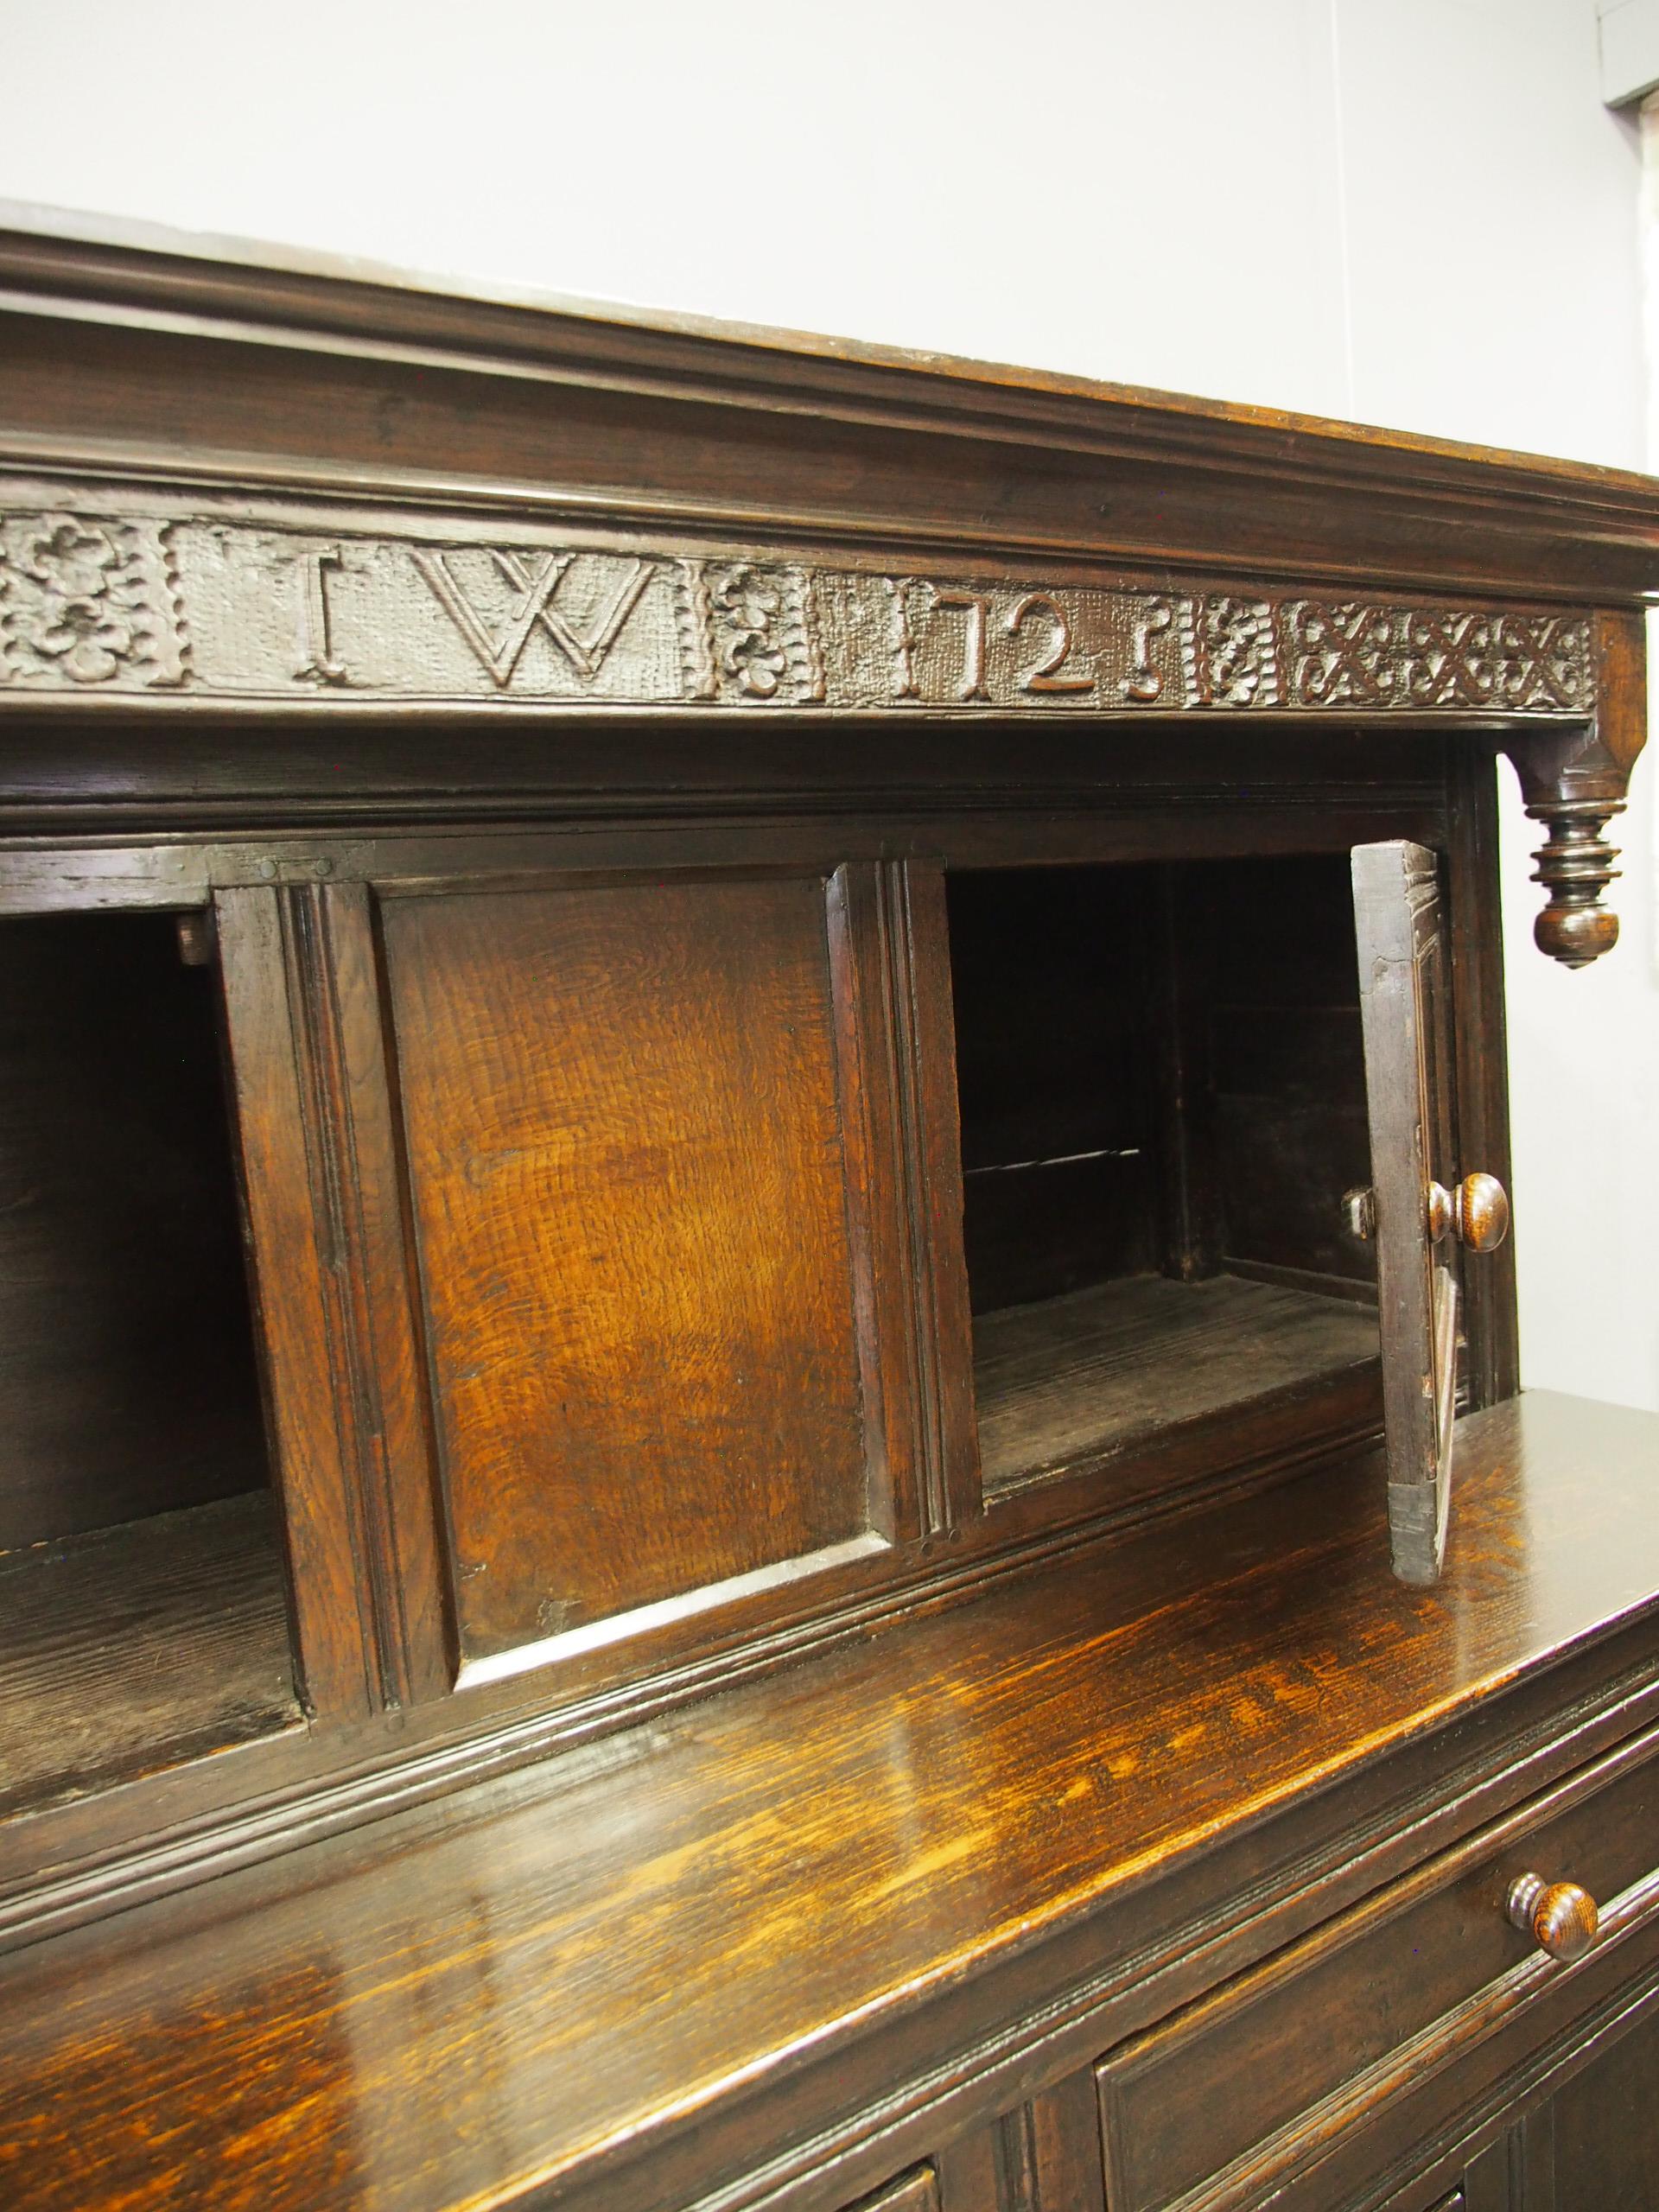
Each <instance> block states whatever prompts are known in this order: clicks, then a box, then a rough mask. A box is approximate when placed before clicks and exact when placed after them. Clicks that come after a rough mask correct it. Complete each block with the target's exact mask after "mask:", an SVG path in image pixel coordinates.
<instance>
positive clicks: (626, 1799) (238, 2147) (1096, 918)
mask: <svg viewBox="0 0 1659 2212" xmlns="http://www.w3.org/2000/svg"><path fill="white" fill-rule="evenodd" d="M0 264H3V270H4V283H3V288H0V289H3V294H4V298H3V303H0V313H3V315H4V316H5V334H6V344H5V346H4V347H3V348H0V480H3V486H0V488H3V499H0V718H3V735H4V745H3V750H0V798H3V807H4V817H3V823H0V1427H3V1432H4V1433H5V1435H6V1437H7V1440H8V1446H9V1448H8V1450H7V1452H6V1453H5V1455H4V1458H3V1460H0V1683H3V1687H4V1692H5V1694H4V1697H3V1700H0V1942H3V1944H4V1946H5V1954H6V1955H5V1958H4V1961H3V1964H0V1974H3V1976H4V1995H5V2003H4V2006H3V2023H4V2024H3V2026H0V2089H3V2095H0V2106H3V2109H4V2111H5V2113H6V2114H7V2116H8V2117H7V2124H6V2127H5V2129H4V2131H3V2133H0V2176H3V2189H4V2194H5V2196H6V2201H7V2202H9V2203H16V2204H17V2205H19V2206H20V2207H24V2206H37V2205H38V2206H48V2205H68V2204H73V2205H76V2206H91V2205H99V2204H108V2205H111V2206H112V2205H115V2204H120V2205H122V2206H124V2207H129V2206H130V2207H142V2206H146V2205H149V2206H156V2207H161V2206H168V2207H171V2206H175V2205H178V2204H181V2203H192V2202H202V2203H226V2204H234V2203H240V2202H249V2203H253V2202H257V2203H259V2204H260V2205H261V2206H262V2207H265V2208H281V2207H283V2206H285V2205H289V2204H291V2205H294V2206H296V2207H300V2206H303V2207H305V2208H307V2212H317V2208H321V2207H323V2206H332V2205H340V2206H353V2205H354V2206H373V2207H390V2206H400V2207H401V2206H407V2207H417V2206H418V2207H434V2208H437V2207H448V2206H458V2205H461V2204H463V2203H465V2204H471V2203H477V2202H492V2203H505V2202H523V2203H525V2204H539V2203H549V2204H552V2203H559V2204H567V2203H568V2204H572V2205H579V2206H581V2207H583V2208H588V2207H592V2208H595V2212H597V2208H601V2207H608V2208H616V2212H621V2209H622V2208H626V2207H636V2208H644V2207H652V2208H655V2207H658V2206H670V2205H672V2206H677V2207H679V2206H683V2207H686V2208H690V2207H693V2206H697V2207H706V2208H709V2212H712V2208H714V2207H715V2206H719V2207H722V2208H733V2212H734V2209H735V2208H736V2207H739V2206H753V2207H755V2208H760V2207H761V2206H766V2207H769V2208H770V2207H777V2208H780V2209H781V2208H783V2207H785V2206H789V2207H797V2206H798V2207H801V2208H807V2207H822V2208H825V2212H834V2208H836V2207H846V2206H851V2205H854V2204H859V2205H861V2206H875V2205H880V2206H881V2207H883V2208H886V2212H922V2208H925V2207H932V2208H936V2212H991V2209H992V2208H995V2212H1059V2208H1072V2207H1076V2208H1079V2212H1103V2208H1105V2207H1108V2206H1109V2208H1110V2212H1161V2208H1168V2207H1179V2208H1181V2212H1199V2208H1205V2212H1221V2208H1223V2207H1237V2208H1241V2212H1242V2208H1244V2207H1254V2206H1256V2205H1266V2204H1267V2203H1268V2202H1272V2203H1274V2204H1275V2205H1280V2204H1284V2205H1295V2206H1306V2207H1309V2208H1331V2209H1332V2212H1335V2208H1337V2207H1339V2206H1340V2207H1354V2208H1359V2207H1362V2206H1363V2207H1382V2206H1383V2205H1385V2204H1386V2205H1389V2206H1391V2207H1395V2208H1397V2212H1429V2209H1430V2208H1431V2207H1438V2206H1444V2205H1447V2204H1460V2205H1462V2206H1464V2207H1465V2212H1483V2208H1484V2212H1497V2208H1500V2207H1502V2208H1507V2209H1508V2212H1535V2208H1536V2207H1537V2206H1539V2205H1541V2204H1544V2203H1546V2202H1553V2203H1556V2204H1559V2205H1562V2206H1568V2205H1576V2204H1577V2203H1579V2202H1583V2203H1584V2204H1585V2205H1586V2208H1587V2207H1588V2206H1589V2205H1590V2204H1591V2203H1592V2202H1594V2203H1596V2204H1597V2205H1598V2207H1600V2206H1601V2205H1602V2204H1603V2203H1604V2202H1608V2203H1615V2204H1618V2203H1624V2202H1629V2203H1630V2204H1632V2205H1636V2204H1639V2203H1644V2202H1646V2200H1647V2197H1648V2196H1650V2195H1651V2194H1652V2193H1653V2182H1654V2158H1655V2157H1656V2155H1659V2153H1656V2152H1655V2149H1654V2140H1655V2139H1654V2135H1653V2132H1652V2128H1651V2123H1650V2120H1649V2117H1648V2113H1647V2107H1648V2106H1649V2105H1650V2104H1651V2098H1650V2097H1649V2096H1648V2095H1647V2094H1646V2088H1645V2086H1644V2085H1645V2084H1646V2083H1647V2081H1648V2076H1649V2075H1650V2073H1651V2071H1652V2069H1651V2065H1650V2063H1649V2062H1650V2057H1651V2046H1652V2027H1651V2022H1652V2018H1653V2017H1654V2014H1653V2011H1652V2007H1653V2004H1654V2002H1655V1992H1656V1990H1659V1948H1656V1946H1659V1933H1656V1931H1659V1916H1656V1915H1659V1906H1656V1895H1659V1891H1656V1885H1659V1843H1656V1838H1659V1800H1656V1796H1655V1784H1654V1782H1653V1778H1652V1777H1653V1776H1654V1774H1655V1772H1656V1771H1659V1769H1656V1766H1655V1764H1654V1752H1655V1749H1656V1746H1659V1735H1656V1729H1659V1710H1656V1707H1659V1675H1656V1665H1655V1660H1656V1651H1659V1535H1656V1529H1659V1522H1656V1520H1655V1516H1654V1515H1653V1512H1652V1496H1653V1489H1652V1485H1653V1483H1654V1480H1655V1478H1656V1474H1659V1451H1656V1446H1659V1424H1656V1423H1655V1422H1654V1421H1652V1420H1650V1419H1649V1418H1648V1417H1645V1416H1642V1415H1639V1414H1632V1413H1628V1412H1622V1411H1619V1410H1618V1409H1615V1408H1603V1407H1597V1406H1592V1405H1589V1404H1586V1403H1582V1402H1576V1401H1573V1400H1570V1399H1561V1398H1557V1397H1552V1396H1549V1395H1544V1394H1536V1393H1524V1394H1523V1393H1521V1392H1520V1390H1519V1378H1518V1373H1517V1361H1516V1325H1515V1303H1514V1277H1513V1243H1512V1241H1511V1238H1510V1234H1509V1230H1510V1218H1509V1216H1510V1207H1509V1196H1508V1192H1507V1185H1508V1180H1509V1162H1508V1135H1507V1129H1508V1107H1507V1096H1506V1089H1505V1071H1504V1053H1503V996H1502V985H1501V973H1500V965H1499V957H1498V937H1497V895H1498V880H1497V842H1496V835H1495V821H1496V804H1497V774H1498V760H1499V755H1500V754H1507V755H1508V757H1509V759H1510V761H1511V762H1512V763H1513V764H1514V767H1515V769H1516V772H1518V773H1519V776H1520V779H1521V784H1522V792H1523V797H1524V799H1525V802H1526V804H1527V805H1528V807H1529V811H1530V812H1531V813H1532V814H1533V816H1534V817H1535V818H1536V820H1537V822H1538V823H1539V825H1540V835H1541V845H1540V849H1539V854H1538V858H1537V868H1538V878H1537V880H1538V881H1539V883H1540V885H1541V898H1540V903H1539V906H1538V910H1537V927H1536V935H1537V939H1538V944H1539V948H1540V955H1541V957H1551V958H1555V959H1558V960H1561V961H1563V962H1565V963H1567V965H1568V966H1570V967H1571V966H1581V965H1584V964H1586V963H1588V962H1590V961H1592V960H1593V959H1597V958H1599V957H1605V956H1607V955H1609V954H1610V952H1611V950H1612V947H1613V941H1614V939H1615V938H1616V936H1617V920H1616V918H1615V915H1614V914H1613V912H1611V910H1610V909H1609V907H1608V906H1606V904H1605V899H1604V893H1605V890H1606V887H1607V886H1608V885H1609V884H1610V883H1611V880H1613V877H1614V875H1615V874H1616V872H1617V871H1616V857H1617V856H1616V855H1615V853H1614V850H1613V848H1612V846H1611V844H1610V843H1609V842H1608V841H1607V832H1608V829H1609V825H1610V823H1612V822H1613V821H1614V819H1615V818H1616V817H1617V815H1618V811H1619V810H1620V808H1621V807H1622V805H1623V803H1624V793H1625V790H1626V785H1627V780H1628V777H1629V773H1630V768H1631V766H1632V764H1633V762H1634V760H1635V758H1636V755H1637V753H1638V751H1639V750H1640V747H1641V743H1642V740H1643V728H1644V725H1643V662H1642V631H1641V607H1642V604H1643V599H1644V596H1645V594H1648V593H1649V591H1650V590H1652V589H1653V588H1654V586H1655V584H1656V582H1659V493H1656V489H1655V487H1654V486H1652V485H1651V484H1650V483H1649V481H1648V480H1645V479H1641V478H1634V477H1624V476H1618V475H1616V474H1609V473H1607V472H1599V471H1593V470H1586V469H1575V468H1572V467H1567V465H1565V464H1558V463H1554V462H1548V461H1526V460H1522V459H1517V458H1516V457H1514V456H1509V455H1503V454H1486V453H1479V452H1475V451H1471V450H1468V449H1465V448H1454V447H1444V446H1437V445H1433V444H1429V443H1426V442H1414V441H1406V440H1400V439H1392V438H1389V437H1388V436H1386V435H1382V434H1378V433H1371V432H1360V431H1356V430H1352V429H1349V428H1347V427H1345V426H1342V425H1336V424H1310V423H1293V422H1291V421H1289V420H1288V419H1278V418H1273V417H1269V416H1262V415H1261V414H1259V413H1249V412H1243V411H1235V410H1225V409H1217V408H1214V407H1210V406H1206V405H1202V404H1198V403H1195V402H1187V401H1182V400H1178V399H1166V398H1160V397H1149V396H1147V395H1144V394H1135V393H1128V392H1124V391H1116V390H1114V389H1112V388H1109V387H1096V386H1087V385H1077V384H1072V383H1069V382H1067V381H1066V380H1065V379H1059V378H1039V377H1033V376H1027V375H1024V374H1021V373H1019V372H1010V371H984V370H978V369H974V368H971V367H968V366H963V365H953V364H949V363H938V362H932V361H928V362H924V361H919V360H916V359H911V358H909V357H906V356H903V355H897V354H883V353H876V352H854V351H849V349H846V348H843V347H836V346H827V345H817V344H815V343H813V342H812V341H797V340H774V339H772V338H768V337H765V336H757V335H755V334H721V333H720V332H717V331H715V330H712V329H703V328H702V327H696V326H693V325H689V324H684V323H681V322H677V321H662V322H656V323H652V322H650V321H626V322H625V321H612V320H605V319H603V318H601V317H598V316H595V315H586V314H580V313H575V312H571V311H566V310H562V309H561V310H554V309H550V308H536V307H531V306H528V305H522V304H518V303H516V302H511V301H505V300H497V301H492V300H471V301H468V300H461V299H457V298H452V297H450V296H447V295H444V294H442V293H440V292H437V291H435V290H433V289H429V288H423V287H422V286H420V285H418V284H416V283H411V282H409V281H407V280H401V279H395V278H392V277H376V276H373V275H372V274H365V273H363V272H361V271H359V272H356V273H353V274H346V273H341V272H336V271H332V270H326V269H323V268H321V267H312V266H308V265H302V264H288V265H277V264H272V265H269V266H260V267H254V266H251V265H244V264H238V263H235V262H232V261H230V260H227V259H226V258H223V257H218V256H216V255H215V254H214V253H212V252H209V251H207V250H206V249H201V248H198V247H195V246H193V245H190V244H189V243H188V242H186V241H179V240H162V239H156V238H151V239H148V240H145V241H142V242H140V241H133V240H130V239H127V238H118V237H114V236H109V237H98V236H93V235H90V234H89V235H85V236H82V237H79V238H54V237H49V236H47V235H44V234H42V233H40V232H32V231H29V230H28V229H24V228H14V229H12V230H10V231H9V232H4V233H3V234H0ZM1504 772H1508V771H1507V770H1505V771H1504ZM1614 957H1617V955H1614ZM1525 1231H1526V1222H1525V1217H1524V1211H1522V1217H1521V1219H1520V1221H1519V1223H1518V1226H1517V1233H1518V1234H1520V1235H1524V1234H1525ZM1643 2069H1647V2070H1646V2072H1644V2071H1643ZM1551 2192H1553V2194H1552V2193H1551ZM1575 2192H1576V2194H1575Z"/></svg>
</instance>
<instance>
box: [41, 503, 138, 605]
mask: <svg viewBox="0 0 1659 2212" xmlns="http://www.w3.org/2000/svg"><path fill="white" fill-rule="evenodd" d="M115 561H116V552H115V548H114V546H113V545H111V543H110V541H109V539H108V538H107V537H105V534H104V532H103V531H101V530H89V529H88V528H87V527H86V524H85V523H81V522H77V521H76V519H75V518H74V517H73V515H48V517H47V518H46V530H45V532H44V534H43V535H42V536H41V537H37V538H35V541H34V543H32V544H31V546H30V547H29V561H28V563H27V564H26V573H27V574H28V575H31V576H33V577H34V579H35V582H37V583H42V584H45V585H46V586H47V587H48V589H50V590H52V591H54V592H57V593H59V594H61V596H62V597H63V598H65V599H101V598H102V597H103V595H104V594H105V591H106V590H107V589H108V588H109V575H108V572H109V570H110V569H112V568H113V567H114V566H115Z"/></svg>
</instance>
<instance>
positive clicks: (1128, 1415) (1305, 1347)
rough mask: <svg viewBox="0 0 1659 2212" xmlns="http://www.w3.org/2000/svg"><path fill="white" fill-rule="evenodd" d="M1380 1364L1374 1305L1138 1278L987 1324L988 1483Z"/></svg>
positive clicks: (983, 1336) (982, 1383) (983, 1342)
mask: <svg viewBox="0 0 1659 2212" xmlns="http://www.w3.org/2000/svg"><path fill="white" fill-rule="evenodd" d="M1376 1357H1377V1337H1376V1317H1375V1316H1374V1315H1373V1314H1371V1313H1368V1312H1367V1311H1366V1309H1365V1308H1364V1307H1363V1306H1353V1305H1349V1304H1346V1303H1344V1301H1342V1300H1338V1299H1331V1298H1319V1297H1314V1296H1312V1295H1310V1294H1308V1293H1307V1292H1306V1291H1300V1290H1286V1289H1282V1288H1281V1287H1278V1286H1276V1285H1273V1284H1268V1283H1262V1282H1250V1281H1242V1280H1240V1279H1239V1278H1238V1277H1236V1276H1232V1275H1215V1276H1211V1278H1210V1280H1209V1281H1205V1282H1192V1283H1182V1282H1171V1281H1167V1280H1166V1278H1165V1277H1163V1276H1161V1275H1134V1276H1130V1277H1129V1278H1128V1279H1127V1280H1126V1281H1121V1282H1109V1283H1098V1284H1096V1286H1095V1287H1094V1288H1093V1289H1091V1290H1078V1291H1073V1292H1071V1294H1069V1295H1068V1296H1066V1297H1065V1298H1052V1299H1049V1300H1045V1301H1044V1303H1042V1304H1041V1305H1037V1306H1007V1307H1005V1308H1004V1309H1003V1310H1002V1311H1001V1313H985V1314H982V1315H981V1316H980V1318H979V1319H978V1320H977V1321H976V1324H975V1326H974V1393H975V1397H976V1402H977V1405H978V1408H979V1452H980V1463H981V1465H982V1468H983V1470H984V1476H985V1482H986V1484H987V1487H988V1488H990V1489H995V1488H996V1487H998V1486H999V1485H1001V1484H1007V1483H1009V1482H1013V1481H1016V1480H1018V1479H1020V1478H1022V1477H1028V1476H1030V1475H1032V1474H1033V1473H1034V1472H1037V1471H1052V1472H1056V1473H1058V1472H1060V1471H1064V1470H1065V1469H1066V1468H1069V1467H1074V1466H1076V1465H1078V1464H1079V1463H1080V1462H1082V1461H1084V1460H1092V1459H1101V1458H1104V1457H1106V1456H1108V1455H1109V1454H1111V1453H1114V1452H1122V1451H1125V1450H1127V1449H1128V1447H1129V1446H1131V1444H1132V1443H1134V1442H1135V1441H1136V1440H1141V1441H1144V1440H1147V1438H1148V1437H1151V1436H1154V1435H1155V1434H1156V1433H1157V1432H1158V1431H1159V1430H1160V1428H1165V1427H1171V1426H1173V1425H1174V1424H1175V1423H1177V1422H1182V1421H1195V1420H1198V1419H1201V1418H1203V1417H1204V1416H1205V1415H1209V1414H1227V1413H1230V1412H1236V1411H1239V1410H1242V1409H1243V1408H1244V1407H1246V1406H1249V1405H1251V1404H1253V1403H1255V1402H1257V1401H1259V1400H1262V1399H1264V1398H1268V1397H1271V1396H1272V1395H1274V1394H1275V1393H1277V1392H1279V1391H1282V1390H1284V1389H1288V1388H1291V1387H1293V1386H1294V1385H1296V1384H1298V1383H1309V1382H1312V1381H1314V1380H1316V1379H1319V1378H1322V1377H1325V1376H1336V1375H1340V1374H1342V1373H1344V1371H1346V1370H1351V1369H1354V1368H1358V1367H1363V1366H1366V1365H1374V1364H1375V1363H1376Z"/></svg>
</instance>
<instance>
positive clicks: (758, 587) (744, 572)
mask: <svg viewBox="0 0 1659 2212" xmlns="http://www.w3.org/2000/svg"><path fill="white" fill-rule="evenodd" d="M782 605H783V600H782V598H781V596H780V595H779V593H778V592H777V591H776V590H775V589H774V588H773V587H772V585H771V584H770V583H768V582H767V581H766V578H765V577H764V576H760V575H756V574H755V572H754V570H753V569H751V568H750V567H749V566H748V565H747V563H745V564H744V565H743V566H742V567H741V568H738V569H732V571H731V572H730V574H729V575H728V576H727V578H726V581H725V582H724V583H723V584H721V588H720V589H719V590H718V591H717V592H716V593H715V606H716V607H719V609H720V611H721V613H722V614H723V615H725V616H726V618H727V620H728V621H729V622H730V623H731V624H732V626H733V627H734V629H739V630H768V629H770V628H771V626H772V616H773V615H774V614H776V613H777V612H778V610H779V607H781V606H782Z"/></svg>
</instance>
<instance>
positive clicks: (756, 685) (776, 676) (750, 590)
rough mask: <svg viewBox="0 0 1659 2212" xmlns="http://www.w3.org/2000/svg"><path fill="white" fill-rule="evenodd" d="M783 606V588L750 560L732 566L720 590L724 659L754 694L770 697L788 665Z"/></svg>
mask: <svg viewBox="0 0 1659 2212" xmlns="http://www.w3.org/2000/svg"><path fill="white" fill-rule="evenodd" d="M783 607H784V595H783V593H782V591H781V590H780V589H779V588H778V586H777V585H776V584H775V583H774V582H772V579H771V578H770V577H767V576H766V575H762V574H761V572H760V570H759V569H753V568H751V567H750V566H749V565H748V563H747V562H745V563H742V564H741V566H739V567H737V568H735V569H728V572H727V574H726V576H725V577H724V579H723V581H722V582H721V584H720V585H719V587H718V588H717V589H716V590H715V594H714V611H715V622H716V624H717V626H718V628H719V632H720V637H721V645H720V664H721V667H722V668H723V669H724V670H725V671H726V673H727V675H728V676H729V677H732V678H733V679H734V682H735V683H736V684H737V688H738V690H740V691H744V692H747V694H748V695H749V696H750V697H751V698H753V699H769V698H771V697H772V694H773V693H774V692H775V691H776V690H777V689H778V686H779V683H781V682H782V681H783V678H784V676H785V671H787V669H788V667H789V656H788V654H787V653H786V652H785V650H784V647H783V645H782V643H781V641H780V639H779V636H778V629H777V626H778V620H779V615H780V614H781V613H782V612H783Z"/></svg>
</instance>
